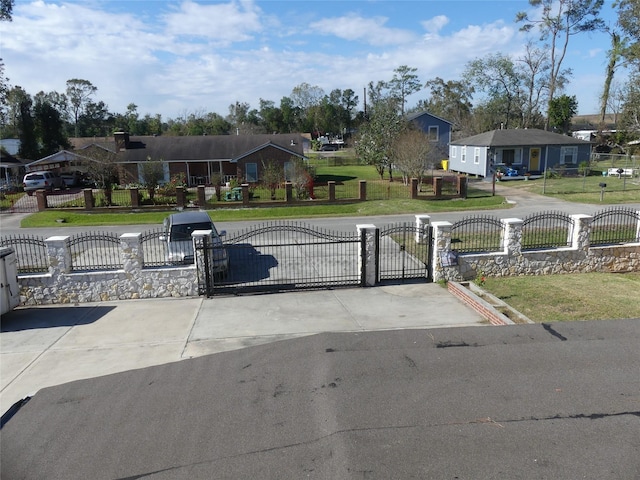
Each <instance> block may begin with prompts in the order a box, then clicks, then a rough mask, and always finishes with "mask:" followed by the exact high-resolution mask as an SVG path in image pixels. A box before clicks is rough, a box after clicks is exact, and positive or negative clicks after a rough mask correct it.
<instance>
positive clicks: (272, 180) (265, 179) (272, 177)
mask: <svg viewBox="0 0 640 480" xmlns="http://www.w3.org/2000/svg"><path fill="white" fill-rule="evenodd" d="M283 181H284V168H282V165H281V164H280V163H279V162H276V161H274V160H266V161H265V160H263V161H262V183H263V184H264V185H265V186H266V187H267V188H268V189H269V193H270V194H271V200H275V199H276V190H277V189H278V188H279V187H280V185H281V184H282V182H283Z"/></svg>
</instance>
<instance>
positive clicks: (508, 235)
mask: <svg viewBox="0 0 640 480" xmlns="http://www.w3.org/2000/svg"><path fill="white" fill-rule="evenodd" d="M501 221H502V251H503V252H504V253H505V254H506V255H507V256H509V257H513V256H519V255H520V254H521V253H522V224H523V223H524V222H523V221H522V220H520V219H519V218H503V219H502V220H501Z"/></svg>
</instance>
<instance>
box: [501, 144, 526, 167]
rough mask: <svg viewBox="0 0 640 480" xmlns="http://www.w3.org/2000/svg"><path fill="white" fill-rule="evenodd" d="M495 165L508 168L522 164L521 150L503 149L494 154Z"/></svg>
mask: <svg viewBox="0 0 640 480" xmlns="http://www.w3.org/2000/svg"><path fill="white" fill-rule="evenodd" d="M496 160H497V163H499V164H502V165H506V166H508V167H510V166H511V165H513V164H514V163H517V164H520V163H522V149H521V148H503V149H500V150H497V152H496Z"/></svg>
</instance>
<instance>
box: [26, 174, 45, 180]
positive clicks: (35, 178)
mask: <svg viewBox="0 0 640 480" xmlns="http://www.w3.org/2000/svg"><path fill="white" fill-rule="evenodd" d="M43 178H44V175H27V180H42V179H43Z"/></svg>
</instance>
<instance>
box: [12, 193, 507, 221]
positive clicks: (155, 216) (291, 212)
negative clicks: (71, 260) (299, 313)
mask: <svg viewBox="0 0 640 480" xmlns="http://www.w3.org/2000/svg"><path fill="white" fill-rule="evenodd" d="M474 194H475V196H472V195H471V194H470V196H469V198H468V199H466V200H464V199H456V200H445V201H438V200H431V201H430V200H410V199H396V200H384V201H383V200H380V201H367V202H353V203H345V204H342V203H341V204H322V205H318V204H316V205H314V204H313V201H308V202H303V203H304V205H300V204H294V205H292V206H281V207H261V208H256V207H254V208H252V207H248V208H242V207H239V208H219V209H212V210H209V214H210V215H211V218H212V219H213V220H214V221H216V222H232V221H240V220H276V219H286V218H311V217H349V216H372V215H394V214H400V213H407V214H412V213H425V212H430V213H432V212H445V211H460V210H482V209H493V208H507V205H506V204H505V203H504V198H503V197H500V196H495V197H492V196H491V195H490V194H488V193H487V192H481V191H478V192H474ZM172 212H175V210H173V209H167V210H166V211H154V212H131V213H122V212H113V213H102V212H100V213H91V212H85V211H77V212H75V211H69V210H64V211H63V210H53V209H52V210H45V211H44V212H38V213H34V214H32V215H29V216H27V217H25V218H24V219H22V222H21V223H20V226H21V227H22V228H38V227H65V226H105V225H138V224H139V225H144V224H159V223H162V220H163V219H164V218H165V217H166V216H167V215H168V214H169V213H172Z"/></svg>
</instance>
